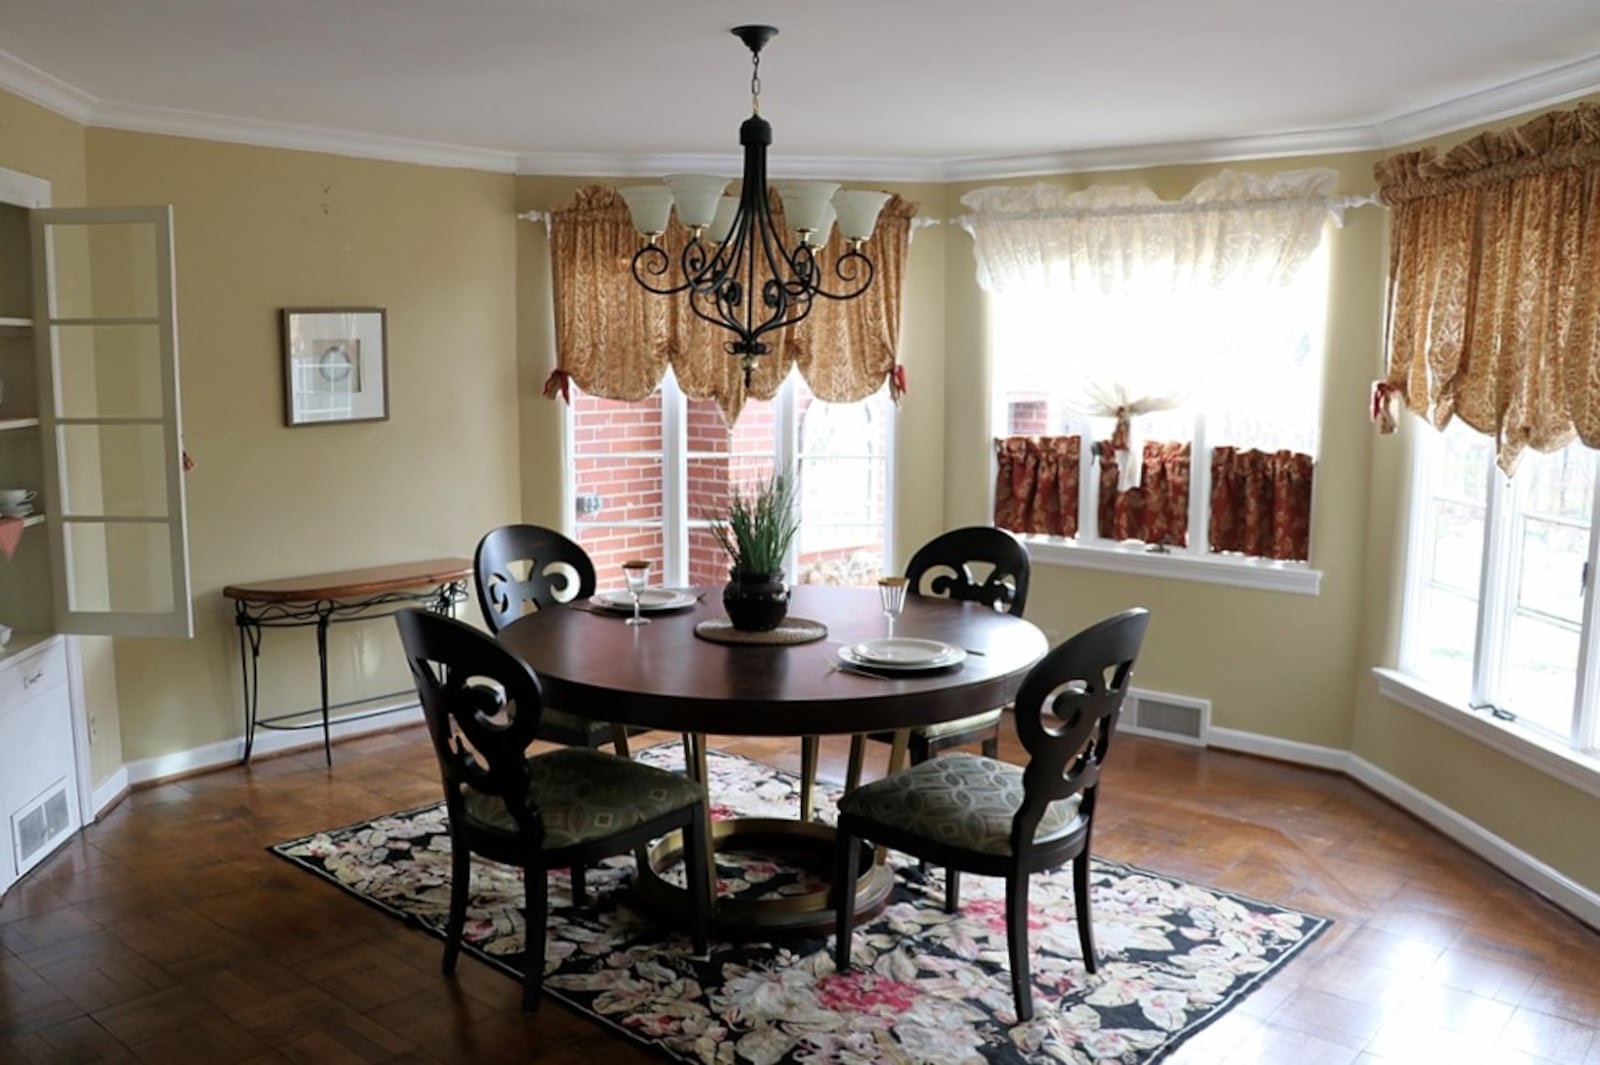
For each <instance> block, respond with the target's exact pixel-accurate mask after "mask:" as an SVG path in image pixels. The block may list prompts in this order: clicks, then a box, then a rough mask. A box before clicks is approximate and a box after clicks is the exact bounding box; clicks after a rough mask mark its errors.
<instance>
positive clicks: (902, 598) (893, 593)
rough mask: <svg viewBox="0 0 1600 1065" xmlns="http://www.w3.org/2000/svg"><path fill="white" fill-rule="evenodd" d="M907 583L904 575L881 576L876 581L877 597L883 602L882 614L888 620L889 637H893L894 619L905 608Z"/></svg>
mask: <svg viewBox="0 0 1600 1065" xmlns="http://www.w3.org/2000/svg"><path fill="white" fill-rule="evenodd" d="M907 583H908V582H907V581H906V579H905V578H904V577H883V578H881V579H880V580H879V581H878V598H879V599H880V600H881V601H882V602H883V616H884V617H885V618H887V619H888V620H889V626H888V635H889V638H890V639H893V638H894V619H895V618H897V617H899V616H900V611H902V610H904V609H905V605H906V584H907Z"/></svg>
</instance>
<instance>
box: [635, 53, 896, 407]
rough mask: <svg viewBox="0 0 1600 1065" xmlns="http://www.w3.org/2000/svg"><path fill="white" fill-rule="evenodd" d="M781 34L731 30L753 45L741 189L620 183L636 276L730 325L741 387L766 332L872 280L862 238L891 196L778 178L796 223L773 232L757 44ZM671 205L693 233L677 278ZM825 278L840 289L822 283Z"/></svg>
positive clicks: (688, 178)
mask: <svg viewBox="0 0 1600 1065" xmlns="http://www.w3.org/2000/svg"><path fill="white" fill-rule="evenodd" d="M777 33H778V31H777V29H776V28H775V27H773V26H737V27H735V28H734V30H733V34H734V36H736V37H738V38H739V39H740V40H741V41H743V42H744V43H745V47H747V48H749V49H750V61H751V74H750V98H751V114H750V117H749V118H747V119H745V120H744V122H743V124H741V125H740V126H739V143H740V145H742V146H743V148H744V180H743V181H742V182H741V184H740V186H739V195H738V196H728V195H724V193H726V191H727V188H728V185H729V180H728V179H727V178H724V177H717V176H715V175H711V174H670V175H668V176H667V177H666V178H665V179H664V180H665V182H666V184H665V186H662V185H635V186H631V187H628V188H623V189H618V190H617V191H618V192H619V193H620V194H621V196H622V198H623V199H624V200H625V201H627V204H628V212H629V214H630V215H632V217H633V225H634V228H635V229H637V230H638V231H639V233H640V234H641V235H642V236H643V237H644V238H645V241H646V243H645V245H644V247H642V248H640V249H639V250H638V252H636V253H635V254H634V256H633V264H632V265H633V276H634V280H636V281H638V282H639V284H640V285H642V286H644V287H645V288H646V289H648V290H650V291H651V292H654V293H656V294H657V295H661V296H673V295H677V294H678V293H680V292H687V293H688V294H689V306H690V308H691V309H692V310H693V311H694V313H695V314H696V315H698V316H699V317H700V318H703V319H704V320H705V321H707V322H710V323H711V324H712V325H716V326H720V327H722V328H723V329H726V330H728V331H729V332H731V333H732V334H733V336H734V339H732V340H729V341H728V342H727V343H726V344H725V345H724V348H725V350H726V351H727V352H728V354H730V355H733V356H736V357H738V359H739V363H740V367H741V368H742V369H743V370H744V383H745V387H746V388H748V387H749V386H750V377H751V374H753V373H754V372H755V368H756V360H757V359H758V358H759V357H760V356H762V355H766V354H767V353H768V352H769V351H770V350H771V348H770V347H769V346H768V343H767V341H766V340H764V339H763V337H765V336H766V335H767V334H768V333H771V332H773V331H774V330H778V329H782V328H784V327H786V326H791V325H794V324H796V323H797V322H800V321H801V320H803V319H804V318H805V317H806V315H808V314H810V313H811V306H812V301H813V300H814V299H816V297H818V296H821V297H823V298H825V299H830V300H849V299H854V298H856V297H857V296H859V295H861V294H862V293H863V292H865V291H866V290H867V289H868V288H869V287H870V286H871V284H872V279H873V276H874V274H875V273H876V272H877V271H876V268H875V267H874V266H873V265H872V260H871V259H869V258H868V257H867V256H866V255H865V254H863V253H862V251H861V245H862V242H863V241H865V240H866V239H867V238H868V237H870V236H872V230H873V227H874V226H875V225H876V224H877V220H878V212H879V211H880V210H882V209H883V205H884V203H885V202H887V200H888V199H889V194H888V193H886V192H869V191H864V190H855V189H841V188H840V187H839V184H838V183H837V182H830V181H779V182H774V183H773V187H774V188H775V189H777V192H778V196H779V197H780V199H781V202H782V204H783V213H784V219H785V221H786V222H787V223H788V226H789V228H790V229H793V230H794V241H793V243H792V245H791V244H790V243H788V242H786V241H785V240H784V238H783V235H782V234H781V233H779V232H778V227H777V224H776V223H775V222H774V221H773V218H772V208H771V206H770V204H771V201H770V199H769V198H768V193H767V146H768V145H770V144H771V143H772V126H771V125H770V124H769V123H768V122H767V120H766V119H764V118H762V117H761V48H762V46H763V45H765V44H766V43H767V42H768V41H770V40H771V39H772V38H773V37H775V36H776V35H777ZM674 206H676V207H677V211H678V221H679V222H680V223H682V224H683V226H684V227H685V228H686V229H688V231H689V240H688V243H687V244H685V245H684V247H683V250H682V252H680V253H679V254H678V256H677V262H676V268H677V274H676V277H675V276H674V275H673V267H674V262H673V256H672V255H670V254H668V252H667V250H666V249H665V248H663V247H662V246H661V237H662V235H663V234H664V233H666V231H667V218H668V215H669V213H670V212H671V210H672V208H673V207H674ZM835 221H837V223H838V226H839V232H840V233H842V234H843V235H844V238H845V242H846V245H847V246H846V248H845V250H844V251H843V252H841V253H840V254H839V256H838V257H837V258H836V259H835V260H834V262H833V267H832V278H824V276H823V275H824V274H825V273H826V272H827V271H826V270H825V269H824V266H823V264H822V262H821V261H820V254H821V252H822V249H823V248H824V246H826V244H827V243H828V236H829V233H830V232H831V231H832V229H833V226H834V223H835ZM679 278H681V280H679ZM825 280H827V282H828V283H829V284H835V283H836V284H837V286H838V287H836V288H834V289H832V290H830V289H828V288H825V287H823V283H824V281H825Z"/></svg>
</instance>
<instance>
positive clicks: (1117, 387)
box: [1068, 384, 1179, 492]
mask: <svg viewBox="0 0 1600 1065" xmlns="http://www.w3.org/2000/svg"><path fill="white" fill-rule="evenodd" d="M1068 406H1069V407H1070V408H1071V409H1072V410H1073V411H1075V412H1076V413H1078V414H1083V415H1087V416H1089V417H1091V418H1111V419H1113V420H1114V421H1115V422H1116V428H1114V429H1113V430H1112V431H1111V450H1112V453H1113V454H1114V455H1115V457H1116V460H1117V491H1119V492H1126V491H1128V489H1130V488H1138V487H1139V484H1140V481H1141V478H1142V477H1143V474H1144V441H1143V439H1142V437H1141V436H1140V434H1139V433H1138V431H1137V429H1138V426H1137V425H1136V423H1135V422H1134V419H1135V418H1138V417H1140V416H1141V415H1145V414H1154V413H1155V412H1156V411H1162V410H1173V409H1175V408H1176V407H1178V406H1179V401H1178V397H1176V396H1174V395H1171V394H1165V395H1149V396H1137V397H1135V396H1132V395H1130V394H1129V389H1128V386H1127V385H1124V384H1113V385H1098V384H1086V385H1084V386H1083V398H1082V399H1081V400H1079V401H1077V402H1072V403H1069V404H1068Z"/></svg>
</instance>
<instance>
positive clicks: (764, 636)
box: [694, 617, 828, 644]
mask: <svg viewBox="0 0 1600 1065" xmlns="http://www.w3.org/2000/svg"><path fill="white" fill-rule="evenodd" d="M694 634H695V635H696V636H698V637H700V638H701V639H702V640H710V641H711V642H712V643H753V644H796V643H811V642H812V641H813V640H820V639H822V638H823V637H824V636H826V635H828V626H826V625H824V624H823V623H822V622H820V621H812V620H811V619H810V618H797V617H787V618H784V619H783V621H782V622H780V623H779V625H778V627H777V628H775V629H768V630H767V631H766V632H751V631H749V630H748V629H736V628H734V627H733V622H731V621H729V620H728V619H727V618H712V619H711V620H710V621H702V622H700V624H698V625H696V626H695V627H694Z"/></svg>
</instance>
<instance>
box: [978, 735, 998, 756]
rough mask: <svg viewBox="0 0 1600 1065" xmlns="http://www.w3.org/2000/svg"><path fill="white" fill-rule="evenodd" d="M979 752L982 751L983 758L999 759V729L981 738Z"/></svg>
mask: <svg viewBox="0 0 1600 1065" xmlns="http://www.w3.org/2000/svg"><path fill="white" fill-rule="evenodd" d="M981 750H982V751H983V756H984V757H985V758H999V757H1000V730H999V728H996V729H995V730H994V731H993V732H991V733H989V734H988V735H987V736H985V737H984V738H983V746H982V748H981Z"/></svg>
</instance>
